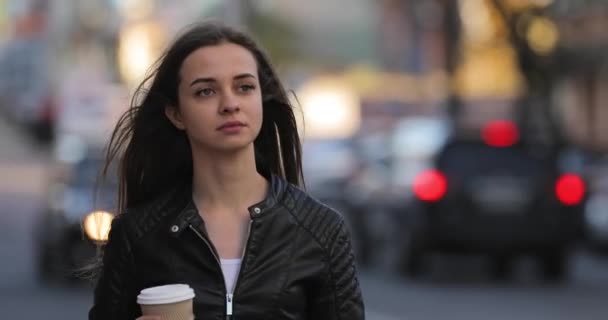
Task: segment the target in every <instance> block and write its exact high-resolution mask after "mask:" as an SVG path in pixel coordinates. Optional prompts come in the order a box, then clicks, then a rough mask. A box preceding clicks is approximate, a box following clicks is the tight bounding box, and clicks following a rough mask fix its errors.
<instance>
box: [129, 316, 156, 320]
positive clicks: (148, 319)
mask: <svg viewBox="0 0 608 320" xmlns="http://www.w3.org/2000/svg"><path fill="white" fill-rule="evenodd" d="M135 320H160V316H141V317H139V318H137V319H135Z"/></svg>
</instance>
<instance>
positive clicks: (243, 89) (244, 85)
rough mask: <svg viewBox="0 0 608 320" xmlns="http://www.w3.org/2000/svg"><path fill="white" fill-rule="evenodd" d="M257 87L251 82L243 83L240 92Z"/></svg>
mask: <svg viewBox="0 0 608 320" xmlns="http://www.w3.org/2000/svg"><path fill="white" fill-rule="evenodd" d="M254 89H255V86H254V85H251V84H243V85H240V86H239V91H240V92H249V91H253V90H254Z"/></svg>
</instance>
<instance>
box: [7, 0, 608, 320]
mask: <svg viewBox="0 0 608 320" xmlns="http://www.w3.org/2000/svg"><path fill="white" fill-rule="evenodd" d="M207 20H210V21H221V22H223V23H225V24H226V25H229V26H235V27H238V28H241V29H243V30H244V31H246V32H248V33H250V34H251V35H252V36H253V38H254V39H256V41H259V43H260V44H261V46H262V47H263V48H264V49H265V50H266V51H267V53H268V56H269V57H271V58H272V61H273V64H274V65H275V67H276V69H277V74H278V76H279V77H280V78H281V82H284V87H285V89H286V91H289V92H292V93H294V99H293V101H291V102H290V104H292V107H293V111H294V113H295V117H296V119H295V121H296V123H297V125H298V134H299V138H300V142H301V144H302V170H303V174H304V178H305V179H304V180H305V184H306V191H307V192H309V193H310V194H311V195H313V196H314V197H316V198H317V199H319V200H320V201H321V202H323V203H325V204H327V205H329V206H331V207H333V208H334V209H336V210H337V211H339V212H341V213H342V214H343V216H344V219H345V221H346V223H347V224H348V226H349V228H350V231H351V235H352V240H353V250H354V253H355V257H356V260H357V263H358V264H359V271H360V281H361V287H362V290H363V295H364V301H365V305H366V314H367V317H366V318H367V319H369V320H421V319H422V320H426V319H430V320H443V319H450V320H452V319H454V320H460V319H462V320H482V319H483V320H507V319H509V320H510V319H517V320H528V319H529V320H542V319H551V320H561V319H568V320H570V319H572V320H579V319H581V320H587V319H589V320H600V319H608V303H607V302H608V104H607V102H608V54H607V52H608V32H606V30H608V2H607V1H602V0H586V1H582V0H580V1H579V0H424V1H422V0H420V1H418V0H381V1H376V0H331V1H328V0H309V1H307V2H302V1H297V0H263V1H262V0H260V1H249V0H223V1H219V0H214V1H200V0H124V1H116V0H90V1H89V0H87V1H75V0H0V208H1V210H2V211H1V212H0V262H1V263H0V311H2V313H1V315H0V319H44V320H46V319H50V320H54V319H57V320H76V319H86V318H87V312H88V310H89V308H90V306H91V304H92V297H93V295H92V290H93V284H90V283H86V282H84V281H83V280H82V279H79V278H81V277H80V276H81V275H82V274H78V273H77V271H79V270H80V271H82V267H83V266H85V265H87V263H89V262H90V259H91V258H92V257H93V256H94V255H95V254H96V249H97V248H96V246H95V244H99V243H104V242H105V241H107V236H108V233H109V231H110V228H111V221H112V219H114V217H115V216H116V215H117V214H118V213H119V212H121V210H122V209H121V208H119V204H118V201H117V195H119V193H120V190H119V182H120V181H119V179H121V177H119V176H118V175H116V174H114V173H115V170H113V169H115V167H114V165H117V163H110V164H109V171H108V175H107V177H106V178H107V180H103V181H101V180H99V179H98V178H99V173H100V169H101V168H102V167H103V165H104V163H105V158H104V151H105V148H106V147H107V145H108V140H109V138H110V136H111V133H112V129H113V128H114V127H115V125H116V123H117V122H118V119H119V117H120V116H121V115H122V114H125V111H127V110H128V109H129V108H133V109H131V110H130V111H133V110H134V109H139V108H140V107H142V108H143V107H144V106H143V105H141V104H144V102H143V101H140V100H141V99H139V98H141V97H140V96H139V95H138V94H134V93H135V92H136V88H137V86H138V85H139V84H141V81H142V80H143V79H144V78H145V76H146V75H148V74H150V68H151V66H153V65H154V62H155V61H156V60H157V58H158V57H159V56H161V55H162V53H163V50H164V49H165V48H166V47H167V46H168V45H169V44H170V43H171V40H172V39H173V37H174V36H175V35H177V34H179V31H180V30H183V28H184V27H186V26H187V25H188V24H190V23H193V22H200V21H207ZM152 75H153V74H152ZM260 78H261V77H260ZM149 86H150V82H148V83H146V82H144V83H143V84H142V87H141V89H142V92H145V91H146V90H148V89H149V88H148V87H149ZM139 93H141V92H139ZM262 93H263V94H268V93H267V92H262ZM131 98H134V99H133V100H131ZM290 98H291V96H290ZM267 101H268V100H264V106H263V108H265V109H264V117H266V108H268V103H267ZM177 104H179V101H178V102H177ZM281 106H284V105H283V104H281ZM157 111H160V109H158V110H157ZM127 114H129V113H127ZM168 121H169V120H168V119H164V118H162V119H161V122H165V124H170V123H169V122H168ZM167 128H169V126H167ZM154 130H155V129H154V128H152V127H151V131H154ZM278 136H279V138H281V139H282V137H280V136H281V134H278ZM282 142H283V141H282V140H281V141H279V142H278V144H279V145H281V144H282ZM171 143H173V142H171ZM255 147H256V148H258V147H259V146H255ZM122 151H124V150H122ZM122 151H121V150H119V151H118V152H119V155H118V158H119V159H120V153H121V152H122ZM257 151H258V150H257V149H256V152H257ZM163 165H165V164H163ZM176 167H180V166H176ZM178 169H180V170H181V169H183V168H181V167H180V168H178ZM176 170H177V169H176ZM135 172H137V170H135ZM167 173H168V176H171V175H173V176H175V172H167ZM98 182H103V183H101V184H98ZM165 185H166V186H165ZM163 187H166V188H172V187H173V186H172V185H169V184H163ZM147 200H148V199H146V201H147ZM149 200H150V201H152V200H153V199H149ZM227 301H228V300H227ZM108 320H111V319H108ZM237 320H243V319H237ZM245 320H246V319H245ZM311 320H312V319H311ZM346 320H350V319H346Z"/></svg>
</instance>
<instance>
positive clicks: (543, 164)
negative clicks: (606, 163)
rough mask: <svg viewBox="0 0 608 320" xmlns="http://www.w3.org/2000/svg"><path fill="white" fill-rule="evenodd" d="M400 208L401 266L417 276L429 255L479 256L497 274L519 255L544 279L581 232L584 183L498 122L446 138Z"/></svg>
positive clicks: (558, 274) (556, 274)
mask: <svg viewBox="0 0 608 320" xmlns="http://www.w3.org/2000/svg"><path fill="white" fill-rule="evenodd" d="M413 193H414V195H415V197H414V200H413V201H412V202H410V203H408V208H406V210H404V212H405V215H403V217H404V221H403V226H404V232H403V234H404V235H406V236H405V237H404V239H403V242H402V243H403V244H404V246H403V250H402V251H401V264H400V266H401V267H402V270H403V271H404V272H405V273H406V274H407V275H410V276H417V275H420V273H421V272H422V271H423V270H424V269H425V263H426V262H428V259H425V257H426V256H427V255H428V254H429V253H457V254H469V253H470V254H483V255H487V256H489V257H491V258H492V262H493V273H494V275H495V276H497V277H505V276H507V275H508V274H509V271H510V264H511V262H512V260H513V259H514V258H516V257H518V256H521V255H534V256H536V257H538V258H539V260H540V262H541V266H542V270H543V274H544V276H546V277H547V279H551V280H558V279H561V278H563V277H564V276H565V275H566V271H567V262H568V254H569V248H570V247H571V245H573V244H574V243H575V242H576V241H577V240H578V239H579V237H580V236H581V233H582V217H583V207H584V202H585V199H586V190H585V182H584V180H583V178H581V176H580V175H578V174H576V173H572V172H566V171H564V169H563V167H562V166H560V163H559V156H557V155H555V153H551V152H544V151H543V150H542V148H539V147H531V146H530V145H529V144H526V143H525V142H524V141H521V140H520V137H519V136H518V133H517V128H516V127H515V125H514V124H512V123H510V122H506V121H497V122H493V123H490V124H488V126H487V127H486V128H485V129H484V130H483V131H482V134H481V135H479V137H478V138H476V137H470V136H469V137H468V138H462V137H452V138H451V139H449V140H448V142H447V143H446V144H445V145H444V146H443V147H442V148H441V150H440V152H439V153H438V154H437V156H436V158H435V160H434V168H431V169H430V170H427V171H424V172H422V173H421V174H420V175H418V176H417V178H416V180H415V182H414V185H413Z"/></svg>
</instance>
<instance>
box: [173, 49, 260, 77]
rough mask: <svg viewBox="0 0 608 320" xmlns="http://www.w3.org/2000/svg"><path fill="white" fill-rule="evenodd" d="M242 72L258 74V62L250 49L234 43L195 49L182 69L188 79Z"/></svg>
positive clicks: (230, 75) (229, 75)
mask: <svg viewBox="0 0 608 320" xmlns="http://www.w3.org/2000/svg"><path fill="white" fill-rule="evenodd" d="M242 73H251V74H254V75H257V63H256V61H255V58H254V57H253V54H252V53H251V52H250V51H249V50H247V49H245V48H244V47H241V46H239V45H237V44H233V43H222V44H218V45H213V46H206V47H202V48H199V49H197V50H195V51H193V52H192V53H191V54H190V55H189V56H188V57H186V59H185V60H184V62H183V64H182V68H181V70H180V74H181V76H182V78H184V80H186V81H187V80H192V79H193V78H199V77H216V78H222V77H232V76H234V75H237V74H242Z"/></svg>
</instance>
